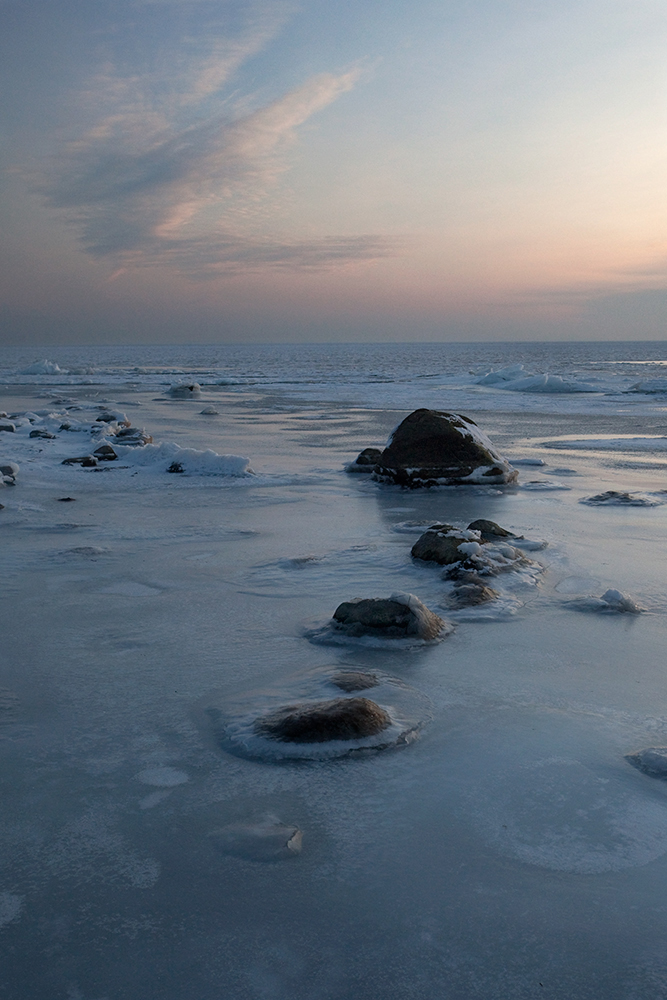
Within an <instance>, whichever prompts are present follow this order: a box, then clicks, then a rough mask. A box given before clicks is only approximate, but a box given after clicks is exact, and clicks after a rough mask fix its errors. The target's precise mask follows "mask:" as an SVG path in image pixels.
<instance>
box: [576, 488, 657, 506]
mask: <svg viewBox="0 0 667 1000" xmlns="http://www.w3.org/2000/svg"><path fill="white" fill-rule="evenodd" d="M664 502H665V500H664V498H662V499H658V498H657V497H654V496H650V495H648V494H646V493H625V492H623V491H621V490H607V491H606V492H605V493H596V494H595V496H592V497H582V498H581V500H580V501H579V503H585V504H588V505H589V506H590V507H660V506H661V505H662V504H664Z"/></svg>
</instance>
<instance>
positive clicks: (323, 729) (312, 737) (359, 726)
mask: <svg viewBox="0 0 667 1000" xmlns="http://www.w3.org/2000/svg"><path fill="white" fill-rule="evenodd" d="M390 725H391V717H390V715H389V713H388V712H387V711H386V710H385V709H384V708H381V707H380V705H377V704H376V703H375V702H374V701H371V700H370V699H369V698H333V699H332V700H331V701H318V702H304V703H301V704H297V705H285V706H283V707H282V708H278V709H276V710H275V711H273V712H270V713H269V714H268V715H264V716H262V717H261V718H259V719H257V720H256V722H255V731H256V732H257V733H258V734H259V735H260V736H265V737H268V738H269V739H273V740H280V741H281V742H283V743H325V742H327V741H329V740H359V739H363V738H364V737H366V736H375V734H376V733H381V732H382V730H383V729H386V728H387V727H388V726H390Z"/></svg>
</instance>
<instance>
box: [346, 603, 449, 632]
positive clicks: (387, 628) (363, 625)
mask: <svg viewBox="0 0 667 1000" xmlns="http://www.w3.org/2000/svg"><path fill="white" fill-rule="evenodd" d="M333 622H334V626H335V627H336V628H338V629H340V630H342V631H344V632H346V633H347V635H350V636H355V637H359V636H362V635H379V636H382V637H383V638H391V639H397V638H405V637H407V636H418V637H419V638H420V639H426V640H430V639H435V638H436V636H438V635H439V634H440V632H441V631H442V628H443V626H444V624H445V623H444V622H443V620H442V618H439V617H438V615H435V614H433V612H432V611H429V610H428V608H427V607H425V606H424V605H423V604H422V602H421V601H420V600H419V598H417V597H415V596H414V594H392V596H391V597H390V598H375V597H370V598H357V599H356V600H354V601H346V602H344V603H343V604H340V605H339V606H338V607H337V608H336V610H335V611H334V615H333Z"/></svg>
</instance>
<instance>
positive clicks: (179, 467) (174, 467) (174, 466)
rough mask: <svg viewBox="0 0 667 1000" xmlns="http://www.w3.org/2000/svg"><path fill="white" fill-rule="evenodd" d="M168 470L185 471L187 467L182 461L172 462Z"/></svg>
mask: <svg viewBox="0 0 667 1000" xmlns="http://www.w3.org/2000/svg"><path fill="white" fill-rule="evenodd" d="M167 472H185V469H184V468H183V466H182V465H181V463H180V462H172V463H171V465H170V466H169V468H168V469H167Z"/></svg>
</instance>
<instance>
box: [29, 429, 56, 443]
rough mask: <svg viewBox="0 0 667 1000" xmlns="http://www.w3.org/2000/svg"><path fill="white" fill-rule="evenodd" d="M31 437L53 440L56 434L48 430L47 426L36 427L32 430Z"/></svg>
mask: <svg viewBox="0 0 667 1000" xmlns="http://www.w3.org/2000/svg"><path fill="white" fill-rule="evenodd" d="M29 436H30V437H31V438H45V439H46V440H47V441H53V440H54V439H55V436H56V435H55V434H52V433H51V431H47V430H46V428H45V427H36V428H35V430H34V431H30V435H29Z"/></svg>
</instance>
